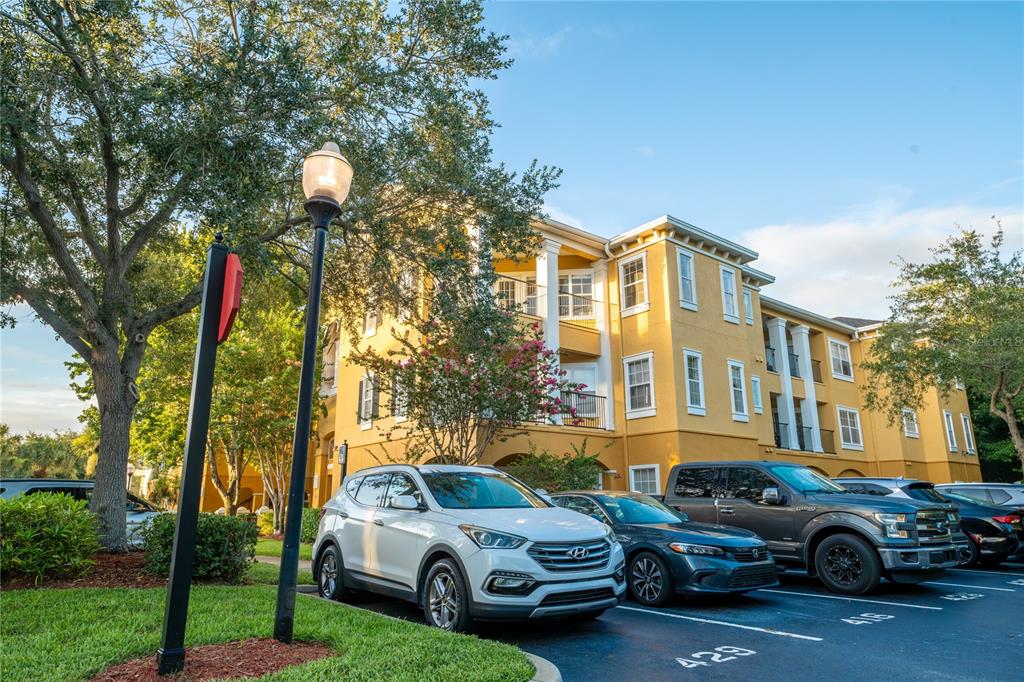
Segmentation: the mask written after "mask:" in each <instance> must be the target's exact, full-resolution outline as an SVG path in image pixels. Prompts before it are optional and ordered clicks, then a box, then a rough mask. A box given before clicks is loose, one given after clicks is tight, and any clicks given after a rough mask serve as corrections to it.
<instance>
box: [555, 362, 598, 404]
mask: <svg viewBox="0 0 1024 682" xmlns="http://www.w3.org/2000/svg"><path fill="white" fill-rule="evenodd" d="M562 369H564V370H565V378H566V380H567V381H570V382H572V383H574V384H583V389H582V390H581V391H580V394H579V395H578V396H576V397H575V399H572V400H571V402H569V407H575V408H576V415H577V416H579V417H596V416H597V401H596V400H595V399H594V398H593V396H595V395H597V365H596V364H595V363H590V362H584V363H574V364H567V365H562Z"/></svg>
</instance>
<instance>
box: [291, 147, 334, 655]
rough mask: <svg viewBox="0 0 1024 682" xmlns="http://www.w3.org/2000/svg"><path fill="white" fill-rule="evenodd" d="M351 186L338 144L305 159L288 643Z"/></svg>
mask: <svg viewBox="0 0 1024 682" xmlns="http://www.w3.org/2000/svg"><path fill="white" fill-rule="evenodd" d="M351 186H352V165H351V164H350V163H349V162H348V161H347V160H346V159H345V157H344V156H342V155H341V150H339V149H338V145H336V144H334V143H333V142H328V143H327V144H325V145H324V146H323V148H322V149H320V150H319V151H316V152H313V153H312V154H310V155H309V156H307V157H306V160H305V161H304V162H303V164H302V191H303V193H304V194H305V195H306V205H305V208H306V212H307V213H309V217H310V218H311V219H312V221H313V258H312V262H311V263H310V269H309V300H308V302H307V304H306V333H305V339H304V342H303V346H302V368H301V369H300V370H299V403H298V406H297V407H296V410H295V438H294V440H293V441H292V471H291V480H290V481H289V483H288V508H287V511H286V517H285V526H284V543H283V545H282V548H281V573H280V574H279V576H278V584H277V614H276V617H275V619H274V638H275V639H277V640H278V641H280V642H284V643H286V644H290V643H291V641H292V630H293V626H294V621H295V584H296V580H297V578H298V572H299V528H300V526H301V525H302V504H303V498H304V493H305V487H306V457H307V454H308V449H309V431H310V421H311V420H312V411H313V366H314V365H315V363H316V342H317V338H318V336H319V334H318V333H317V332H318V330H319V326H320V290H321V288H322V287H323V281H324V251H325V250H326V249H327V228H328V227H329V226H330V224H331V221H333V220H334V219H335V218H337V217H338V214H339V213H341V204H342V203H343V202H344V201H345V199H346V198H348V191H349V189H350V188H351Z"/></svg>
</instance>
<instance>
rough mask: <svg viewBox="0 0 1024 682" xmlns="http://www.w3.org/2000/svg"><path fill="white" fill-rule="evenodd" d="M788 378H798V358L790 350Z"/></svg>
mask: <svg viewBox="0 0 1024 682" xmlns="http://www.w3.org/2000/svg"><path fill="white" fill-rule="evenodd" d="M789 376H791V377H796V378H797V379H799V378H800V356H799V355H797V354H796V353H794V352H793V350H792V349H790V351H789Z"/></svg>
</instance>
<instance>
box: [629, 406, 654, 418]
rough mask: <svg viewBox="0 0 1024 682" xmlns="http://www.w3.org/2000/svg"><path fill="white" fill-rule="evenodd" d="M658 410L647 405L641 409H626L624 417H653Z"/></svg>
mask: <svg viewBox="0 0 1024 682" xmlns="http://www.w3.org/2000/svg"><path fill="white" fill-rule="evenodd" d="M657 413H658V411H657V410H656V409H655V408H653V407H648V408H646V409H643V410H627V411H626V419H643V418H644V417H653V416H654V415H656V414H657Z"/></svg>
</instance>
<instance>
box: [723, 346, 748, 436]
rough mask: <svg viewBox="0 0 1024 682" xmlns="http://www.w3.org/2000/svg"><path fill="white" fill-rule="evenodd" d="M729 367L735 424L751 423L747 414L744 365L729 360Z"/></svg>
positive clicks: (730, 397) (730, 394)
mask: <svg viewBox="0 0 1024 682" xmlns="http://www.w3.org/2000/svg"><path fill="white" fill-rule="evenodd" d="M727 364H728V365H729V399H730V401H731V402H732V420H733V421H734V422H748V421H750V413H749V412H747V381H746V379H745V378H744V376H743V363H742V362H740V361H739V360H728V361H727Z"/></svg>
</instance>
